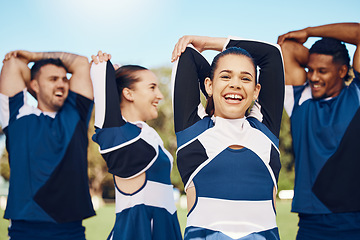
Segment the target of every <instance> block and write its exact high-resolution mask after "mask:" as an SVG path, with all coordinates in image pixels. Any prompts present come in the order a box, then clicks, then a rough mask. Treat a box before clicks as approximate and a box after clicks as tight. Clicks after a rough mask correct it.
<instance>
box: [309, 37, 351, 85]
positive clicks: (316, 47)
mask: <svg viewBox="0 0 360 240" xmlns="http://www.w3.org/2000/svg"><path fill="white" fill-rule="evenodd" d="M309 53H310V54H312V53H318V54H325V55H330V56H333V63H337V64H340V65H346V66H347V68H348V72H347V73H346V76H345V77H344V80H345V81H347V80H349V78H350V76H349V69H350V56H349V51H348V50H347V48H346V46H345V44H344V43H342V42H341V41H340V40H337V39H334V38H322V39H320V40H318V41H316V42H315V43H314V44H313V45H312V46H311V48H310V49H309Z"/></svg>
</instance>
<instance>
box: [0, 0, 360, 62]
mask: <svg viewBox="0 0 360 240" xmlns="http://www.w3.org/2000/svg"><path fill="white" fill-rule="evenodd" d="M359 9H360V1H358V0H343V1H335V0H327V1H316V0H312V1H310V0H303V1H296V2H294V3H293V2H292V1H266V0H259V1H253V0H248V1H242V0H222V1H220V0H215V1H213V0H206V1H203V0H192V1H190V0H184V1H180V0H178V1H173V0H153V1H151V0H100V1H95V0H61V1H51V0H32V1H26V0H13V1H1V3H0V23H1V25H0V58H1V59H2V58H3V57H4V55H5V54H6V53H7V52H9V51H11V50H16V49H25V50H29V51H67V52H73V53H77V54H81V55H85V56H87V57H89V58H90V56H91V55H92V54H95V53H96V52H97V51H98V50H99V49H102V50H103V51H106V52H109V53H111V54H112V56H113V62H116V63H120V64H130V63H131V64H140V65H144V66H145V67H149V68H155V67H160V66H171V63H170V57H171V52H172V48H173V46H174V44H175V43H176V41H177V40H178V39H179V38H180V37H181V36H182V35H185V34H194V35H206V36H216V37H226V36H229V35H232V36H239V37H245V38H252V39H260V40H264V41H268V42H273V43H275V42H276V40H277V37H278V35H280V34H283V33H285V32H288V31H290V30H297V29H301V28H304V27H307V26H316V25H321V24H327V23H334V22H360V18H359V16H360V15H359ZM311 43H312V42H311V41H309V42H308V43H306V45H308V46H310V44H311ZM354 49H355V48H354V47H350V52H351V53H353V51H354ZM211 56H212V55H211V54H209V55H207V57H208V58H210V57H211ZM1 66H2V63H0V67H1Z"/></svg>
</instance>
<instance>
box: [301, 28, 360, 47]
mask: <svg viewBox="0 0 360 240" xmlns="http://www.w3.org/2000/svg"><path fill="white" fill-rule="evenodd" d="M304 30H306V32H307V33H308V35H309V37H331V38H335V39H338V40H340V41H343V42H346V43H350V44H354V45H359V44H360V23H335V24H327V25H322V26H316V27H308V28H305V29H304Z"/></svg>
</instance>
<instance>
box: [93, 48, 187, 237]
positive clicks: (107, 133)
mask: <svg viewBox="0 0 360 240" xmlns="http://www.w3.org/2000/svg"><path fill="white" fill-rule="evenodd" d="M110 58H111V56H110V55H108V54H105V53H102V52H99V53H98V55H97V56H92V59H93V62H94V63H93V64H92V66H91V79H92V81H93V85H94V97H95V127H96V133H95V134H94V136H93V140H94V141H95V142H96V143H98V144H99V146H100V153H101V154H102V156H103V158H104V159H105V161H106V163H107V166H108V168H109V172H110V173H111V174H113V175H114V183H115V210H116V220H115V226H114V228H113V230H112V232H111V233H110V235H109V237H108V239H121V240H125V239H128V240H133V239H154V240H168V239H174V240H177V239H181V238H182V237H181V231H180V227H179V223H178V219H177V213H176V207H175V202H174V197H173V186H172V184H171V181H170V172H171V168H172V161H173V159H172V156H171V155H170V153H169V152H168V151H167V150H166V149H165V148H164V145H163V142H162V140H161V138H160V137H159V135H158V134H157V132H156V131H155V130H154V129H153V128H151V127H150V126H148V125H147V124H146V123H145V121H147V120H151V119H155V118H156V117H157V116H158V112H157V105H158V103H159V101H160V100H161V99H162V98H163V95H162V94H161V92H160V90H159V87H158V80H157V78H156V76H155V74H154V73H152V72H151V71H149V70H148V69H146V68H143V67H140V66H137V65H126V66H122V67H120V68H118V69H117V70H116V71H115V69H114V67H113V65H112V64H111V62H110V61H109V60H110Z"/></svg>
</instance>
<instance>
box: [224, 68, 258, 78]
mask: <svg viewBox="0 0 360 240" xmlns="http://www.w3.org/2000/svg"><path fill="white" fill-rule="evenodd" d="M223 72H225V73H233V71H231V70H226V69H225V70H222V71H220V73H223ZM220 73H219V74H220ZM240 74H248V75H250V76H252V77H254V76H253V75H252V74H251V73H249V72H247V71H241V72H240Z"/></svg>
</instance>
